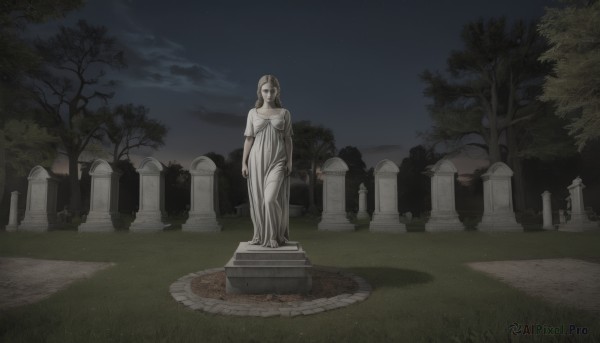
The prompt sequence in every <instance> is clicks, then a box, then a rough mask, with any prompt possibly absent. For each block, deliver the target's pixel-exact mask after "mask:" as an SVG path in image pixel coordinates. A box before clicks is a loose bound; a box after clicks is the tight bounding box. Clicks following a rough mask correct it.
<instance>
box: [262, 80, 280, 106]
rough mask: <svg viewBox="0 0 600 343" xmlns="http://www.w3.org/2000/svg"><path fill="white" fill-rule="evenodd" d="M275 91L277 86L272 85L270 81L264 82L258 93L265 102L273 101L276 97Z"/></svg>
mask: <svg viewBox="0 0 600 343" xmlns="http://www.w3.org/2000/svg"><path fill="white" fill-rule="evenodd" d="M277 92H278V90H277V88H276V87H275V86H273V84H271V83H270V82H267V83H265V84H264V85H263V86H262V87H261V88H260V94H261V95H262V97H263V99H264V100H265V102H267V103H273V101H275V99H276V98H277Z"/></svg>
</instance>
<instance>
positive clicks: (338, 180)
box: [318, 157, 354, 231]
mask: <svg viewBox="0 0 600 343" xmlns="http://www.w3.org/2000/svg"><path fill="white" fill-rule="evenodd" d="M347 171H348V166H347V165H346V162H344V160H342V159H341V158H339V157H332V158H330V159H328V160H327V161H325V163H324V164H323V169H322V173H323V178H324V180H323V213H322V214H321V222H319V226H318V228H319V230H330V231H354V224H352V223H350V221H349V220H348V218H347V217H346V172H347Z"/></svg>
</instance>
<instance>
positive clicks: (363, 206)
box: [356, 183, 369, 219]
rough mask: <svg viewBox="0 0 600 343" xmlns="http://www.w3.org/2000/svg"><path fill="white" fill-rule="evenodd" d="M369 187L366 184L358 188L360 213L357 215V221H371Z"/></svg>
mask: <svg viewBox="0 0 600 343" xmlns="http://www.w3.org/2000/svg"><path fill="white" fill-rule="evenodd" d="M368 192H369V191H368V190H367V187H365V184H364V183H361V184H360V186H358V213H356V218H357V219H369V213H368V212H367V193H368Z"/></svg>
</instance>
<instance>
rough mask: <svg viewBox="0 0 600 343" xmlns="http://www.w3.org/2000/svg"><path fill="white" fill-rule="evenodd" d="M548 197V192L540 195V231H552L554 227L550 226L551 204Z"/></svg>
mask: <svg viewBox="0 0 600 343" xmlns="http://www.w3.org/2000/svg"><path fill="white" fill-rule="evenodd" d="M550 195H551V193H550V192H548V191H545V192H544V193H542V219H543V224H542V229H544V230H554V225H552V204H551V201H550V200H551V199H550Z"/></svg>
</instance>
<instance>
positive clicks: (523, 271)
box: [468, 258, 600, 312]
mask: <svg viewBox="0 0 600 343" xmlns="http://www.w3.org/2000/svg"><path fill="white" fill-rule="evenodd" d="M468 265H469V266H470V267H471V268H473V269H475V270H478V271H481V272H484V273H487V274H489V275H492V276H493V277H495V278H498V279H500V280H501V281H504V282H506V283H508V284H509V285H511V286H513V287H515V288H517V289H520V290H522V291H524V292H525V293H527V294H529V295H531V296H534V297H541V298H543V299H544V300H547V301H550V302H553V303H558V304H563V305H568V306H573V307H576V308H580V309H586V310H590V311H597V312H600V264H598V263H592V262H588V261H582V260H576V259H572V258H561V259H543V260H522V261H493V262H473V263H468Z"/></svg>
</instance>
